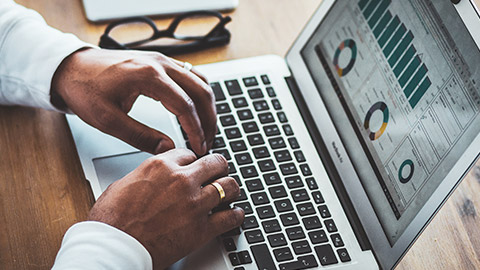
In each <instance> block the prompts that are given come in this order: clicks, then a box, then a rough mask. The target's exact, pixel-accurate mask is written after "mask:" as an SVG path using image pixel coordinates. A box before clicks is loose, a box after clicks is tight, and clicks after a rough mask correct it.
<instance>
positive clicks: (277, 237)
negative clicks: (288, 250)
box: [267, 233, 287, 247]
mask: <svg viewBox="0 0 480 270" xmlns="http://www.w3.org/2000/svg"><path fill="white" fill-rule="evenodd" d="M267 239H268V242H269V243H270V246H272V247H280V246H285V245H286V244H287V239H285V235H283V233H277V234H272V235H269V236H268V237H267Z"/></svg>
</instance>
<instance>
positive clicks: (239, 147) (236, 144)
mask: <svg viewBox="0 0 480 270" xmlns="http://www.w3.org/2000/svg"><path fill="white" fill-rule="evenodd" d="M230 147H231V148H232V151H233V152H239V151H245V150H247V146H246V145H245V142H244V141H242V140H238V141H233V142H230Z"/></svg>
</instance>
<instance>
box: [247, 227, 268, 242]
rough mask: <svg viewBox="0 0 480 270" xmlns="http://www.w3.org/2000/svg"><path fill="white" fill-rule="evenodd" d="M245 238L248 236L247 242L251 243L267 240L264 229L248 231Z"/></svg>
mask: <svg viewBox="0 0 480 270" xmlns="http://www.w3.org/2000/svg"><path fill="white" fill-rule="evenodd" d="M245 238H247V242H248V243H249V244H254V243H258V242H263V241H265V238H263V234H262V231H260V230H253V231H246V232H245Z"/></svg>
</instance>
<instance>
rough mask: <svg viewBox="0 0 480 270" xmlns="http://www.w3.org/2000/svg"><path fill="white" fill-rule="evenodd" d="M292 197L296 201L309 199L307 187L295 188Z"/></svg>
mask: <svg viewBox="0 0 480 270" xmlns="http://www.w3.org/2000/svg"><path fill="white" fill-rule="evenodd" d="M291 194H292V198H293V200H294V201H295V202H303V201H308V199H309V198H308V193H307V191H306V190H305V189H300V190H294V191H292V192H291Z"/></svg>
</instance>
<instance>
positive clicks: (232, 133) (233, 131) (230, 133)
mask: <svg viewBox="0 0 480 270" xmlns="http://www.w3.org/2000/svg"><path fill="white" fill-rule="evenodd" d="M225 135H226V136H227V138H229V139H236V138H240V137H242V134H241V133H240V129H238V128H236V127H234V128H227V129H225Z"/></svg>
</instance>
